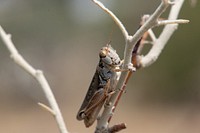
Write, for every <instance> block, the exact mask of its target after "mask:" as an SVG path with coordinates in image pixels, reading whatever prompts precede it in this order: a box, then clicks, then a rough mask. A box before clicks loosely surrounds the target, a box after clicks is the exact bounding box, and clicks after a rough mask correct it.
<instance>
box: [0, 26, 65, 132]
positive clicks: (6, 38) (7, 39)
mask: <svg viewBox="0 0 200 133" xmlns="http://www.w3.org/2000/svg"><path fill="white" fill-rule="evenodd" d="M0 36H1V38H2V40H3V42H4V44H5V46H6V47H7V48H8V51H9V52H10V57H11V58H12V59H13V61H14V62H15V63H16V64H17V65H19V66H20V67H21V68H23V69H24V70H25V71H26V72H28V73H29V74H30V75H31V76H33V77H34V78H35V79H36V80H37V81H38V82H39V84H40V85H41V87H42V89H43V91H44V93H45V96H46V98H47V100H48V102H49V104H50V106H51V108H52V110H53V112H54V113H55V119H56V122H57V124H58V127H59V130H60V132H61V133H68V131H67V128H66V126H65V122H64V120H63V117H62V114H61V112H60V109H59V107H58V104H57V102H56V100H55V97H54V95H53V93H52V91H51V88H50V86H49V84H48V82H47V80H46V78H45V77H44V75H43V72H42V71H41V70H37V69H34V68H33V67H32V66H31V65H30V64H29V63H28V62H27V61H26V60H25V59H24V58H23V57H22V56H21V55H20V54H19V53H18V51H17V49H16V48H15V46H14V44H13V42H12V40H11V35H10V34H6V32H5V31H4V30H3V28H2V27H1V26H0Z"/></svg>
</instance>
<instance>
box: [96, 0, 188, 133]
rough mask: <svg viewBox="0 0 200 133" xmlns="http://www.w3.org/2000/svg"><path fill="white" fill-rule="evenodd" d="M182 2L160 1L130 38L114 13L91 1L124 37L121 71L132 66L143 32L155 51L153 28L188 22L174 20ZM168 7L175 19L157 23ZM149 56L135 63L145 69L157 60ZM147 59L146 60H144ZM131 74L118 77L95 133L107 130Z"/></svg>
mask: <svg viewBox="0 0 200 133" xmlns="http://www.w3.org/2000/svg"><path fill="white" fill-rule="evenodd" d="M183 1H184V0H179V1H174V2H172V1H170V0H162V1H161V4H160V5H159V6H158V8H157V9H156V10H155V12H154V13H153V14H152V15H151V16H149V18H148V19H147V20H146V22H145V23H144V24H143V25H142V26H141V27H140V28H139V29H138V30H137V32H136V33H135V34H134V35H133V36H131V35H129V34H128V32H127V31H126V28H125V27H124V25H123V24H122V23H121V21H120V20H119V19H118V18H117V17H116V16H115V15H114V13H112V11H110V10H109V9H108V8H106V7H105V6H104V5H103V4H102V3H101V2H99V1H98V0H93V2H94V3H95V4H97V5H98V6H99V7H100V8H101V9H103V10H104V11H105V12H106V13H107V14H108V15H109V16H110V17H111V18H112V19H113V21H115V22H116V24H117V25H118V26H119V29H121V31H122V34H123V35H124V38H125V42H126V45H125V50H124V64H123V68H122V69H127V68H130V66H131V65H132V60H131V59H132V50H133V48H134V47H135V45H136V43H137V42H138V41H139V39H140V38H141V37H142V36H143V34H144V33H145V32H147V31H148V30H149V32H150V36H151V38H152V39H153V43H154V44H156V45H153V47H152V49H153V48H154V49H156V48H159V46H157V45H159V43H158V44H157V40H158V39H157V38H156V37H155V35H154V34H153V32H152V30H151V28H153V27H155V26H159V25H166V24H173V25H174V23H175V25H177V23H187V22H189V21H188V20H176V18H177V16H178V13H179V10H180V8H181V6H182V3H183ZM169 5H173V7H172V8H171V12H174V14H175V15H174V16H176V17H175V18H174V19H172V18H170V17H169V18H168V19H169V20H164V21H158V20H159V17H160V15H161V14H162V13H163V12H164V11H165V10H166V9H167V7H168V6H169ZM175 5H176V6H178V7H179V10H175V11H174V8H177V7H174V6H175ZM167 26H168V25H167ZM168 34H169V33H168ZM168 39H169V38H168ZM165 44H166V42H165ZM150 51H151V50H150ZM153 54H154V53H153ZM159 54H160V53H157V57H158V56H159ZM150 55H152V53H149V55H148V56H145V57H140V62H137V63H139V65H140V66H141V67H146V66H148V64H152V63H153V62H155V60H156V59H157V58H156V59H154V60H152V58H151V56H150ZM149 56H150V57H149ZM147 57H148V60H147V59H146V58H147ZM131 73H132V72H131ZM131 73H130V72H128V71H126V72H122V74H121V77H120V79H119V81H118V84H117V86H116V89H115V90H116V93H114V94H113V95H112V96H111V98H110V101H109V103H110V106H106V107H105V108H104V111H103V113H102V114H101V117H100V118H99V120H98V122H97V127H96V132H103V131H105V130H106V129H108V124H109V121H110V119H111V117H112V114H113V111H114V109H115V108H116V104H117V103H118V101H119V98H120V97H121V95H122V90H124V88H125V85H126V83H127V82H128V79H129V77H130V76H131Z"/></svg>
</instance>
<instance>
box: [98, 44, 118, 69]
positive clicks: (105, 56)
mask: <svg viewBox="0 0 200 133" xmlns="http://www.w3.org/2000/svg"><path fill="white" fill-rule="evenodd" d="M99 57H100V60H102V61H103V62H104V63H105V64H107V65H109V66H120V65H121V60H120V58H119V56H118V54H117V53H116V50H114V49H113V48H112V47H111V45H109V44H108V45H107V46H106V47H103V48H102V49H101V50H100V52H99Z"/></svg>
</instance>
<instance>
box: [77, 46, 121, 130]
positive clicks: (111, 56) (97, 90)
mask: <svg viewBox="0 0 200 133" xmlns="http://www.w3.org/2000/svg"><path fill="white" fill-rule="evenodd" d="M99 57H100V60H99V64H98V66H97V68H96V72H95V74H94V76H93V79H92V82H91V83H90V86H89V89H88V91H87V93H86V96H85V99H84V101H83V103H82V105H81V107H80V109H79V111H78V114H77V119H78V120H84V123H85V126H86V127H90V126H91V125H92V124H93V123H94V121H95V120H96V119H97V117H98V115H99V112H100V110H101V108H102V106H103V105H104V103H105V101H106V99H108V97H109V95H111V94H112V93H114V89H115V86H116V83H117V80H118V78H119V76H120V72H119V71H120V69H119V67H120V66H121V65H122V61H121V60H120V58H119V56H118V54H117V53H116V51H115V50H114V49H113V48H112V47H111V46H110V45H109V44H108V45H107V46H105V47H103V48H102V49H101V50H100V52H99Z"/></svg>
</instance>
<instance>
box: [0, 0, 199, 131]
mask: <svg viewBox="0 0 200 133" xmlns="http://www.w3.org/2000/svg"><path fill="white" fill-rule="evenodd" d="M103 3H104V4H105V5H106V6H107V7H108V8H109V9H111V10H112V11H113V12H114V13H115V14H116V15H117V16H118V17H119V18H120V19H121V21H122V22H123V24H124V25H125V26H126V28H127V30H128V31H129V33H130V34H133V33H134V32H135V31H136V30H137V28H138V25H139V22H140V18H141V16H142V15H144V14H151V13H152V12H153V11H154V10H155V9H156V7H157V6H158V5H159V3H160V0H151V2H148V4H147V2H146V1H145V0H143V1H141V0H134V1H130V0H124V1H119V0H118V1H116V0H115V1H113V0H112V1H111V0H103ZM199 12H200V3H199V2H198V3H197V4H196V6H195V7H193V6H191V4H190V2H189V1H188V0H186V1H185V3H184V5H183V8H182V10H181V13H180V16H179V18H185V19H189V20H190V23H189V24H183V25H180V26H179V28H178V30H177V31H176V32H175V33H174V34H173V36H172V37H171V39H170V40H169V42H168V44H167V46H166V47H165V49H164V51H163V52H162V54H161V56H160V57H159V59H158V61H157V62H156V63H154V64H153V65H151V66H150V67H148V68H145V69H141V70H139V71H137V72H136V73H135V74H134V75H133V76H132V78H131V80H130V81H129V83H128V86H127V91H126V93H125V94H124V95H123V97H122V99H121V101H120V103H119V106H118V107H117V110H116V112H115V115H114V117H113V119H112V122H111V124H116V123H121V122H125V123H126V124H127V127H128V128H127V129H126V130H124V131H122V132H124V133H125V132H126V133H190V132H192V133H199V131H200V127H199V123H200V82H199V81H200V60H199V56H200V52H199V50H200V45H199V44H200V28H199V24H200V18H199ZM167 13H168V11H167V12H166V13H165V14H164V15H163V16H162V17H164V18H165V17H166V14H167ZM0 25H1V26H2V27H3V28H4V30H5V31H6V32H7V33H10V34H12V40H13V42H14V44H15V46H16V47H17V49H18V50H19V52H20V53H21V54H22V55H23V57H24V58H25V59H26V60H27V61H28V62H29V63H30V64H32V65H33V67H35V68H38V69H41V70H43V71H44V74H45V76H46V78H47V80H48V82H49V84H50V86H51V88H52V90H53V92H54V94H55V97H56V99H57V102H58V104H59V106H60V109H61V111H62V114H63V117H64V119H65V122H66V125H67V127H68V130H69V131H70V132H71V133H89V132H93V131H94V128H95V125H96V124H94V126H92V127H91V128H89V129H86V128H85V127H84V124H83V122H79V121H77V120H76V113H77V111H78V109H79V107H80V105H81V103H82V100H83V98H84V97H85V93H86V91H87V89H88V86H89V84H90V82H91V79H92V77H93V74H94V72H95V68H96V65H97V63H98V52H99V50H100V48H101V47H102V46H105V45H106V43H107V42H108V41H110V40H111V44H112V46H113V47H114V48H115V49H116V50H117V52H118V53H119V55H120V57H121V58H122V57H123V50H124V44H125V43H124V38H123V36H122V34H121V31H120V30H119V29H118V27H117V26H116V25H115V24H114V22H113V21H112V20H111V18H110V17H109V16H108V15H107V14H106V13H104V12H103V11H102V10H101V9H99V7H97V6H96V5H95V4H94V3H92V2H91V0H71V1H70V0H0ZM161 28H162V27H159V28H156V29H155V32H156V35H158V33H159V32H160V31H161ZM147 47H148V46H147ZM38 102H42V103H44V104H47V105H48V102H47V101H46V99H45V96H44V93H43V91H42V90H41V87H40V86H39V85H38V83H37V82H36V80H35V79H34V78H33V77H31V76H30V75H29V74H27V73H26V72H25V71H24V70H22V69H21V68H20V67H19V66H17V65H16V64H15V63H13V61H12V60H11V59H10V58H9V52H8V50H7V48H6V47H5V46H4V44H3V43H2V40H0V132H2V133H58V132H59V130H58V128H57V125H56V122H55V120H54V118H53V117H52V116H51V115H50V114H49V113H48V112H46V111H44V110H43V109H41V108H40V107H39V106H38V105H37V103H38Z"/></svg>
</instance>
